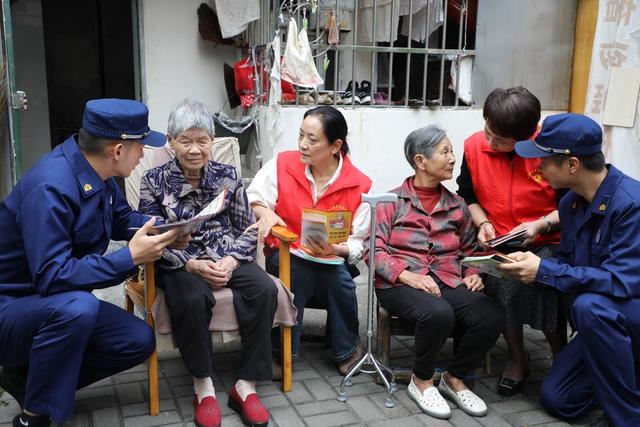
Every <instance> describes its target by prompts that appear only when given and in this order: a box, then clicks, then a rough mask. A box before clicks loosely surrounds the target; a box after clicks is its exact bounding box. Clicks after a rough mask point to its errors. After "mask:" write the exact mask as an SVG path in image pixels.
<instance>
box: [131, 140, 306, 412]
mask: <svg viewBox="0 0 640 427" xmlns="http://www.w3.org/2000/svg"><path fill="white" fill-rule="evenodd" d="M144 151H145V153H144V154H145V155H144V158H143V159H142V160H141V162H140V164H139V165H138V166H137V167H136V169H135V170H134V171H133V172H132V173H131V175H130V176H129V177H128V178H126V179H125V189H126V195H127V201H128V203H129V205H130V206H131V207H133V208H134V209H137V208H138V203H139V198H140V181H141V178H142V175H143V173H144V171H146V170H147V169H150V168H152V167H156V166H159V165H161V164H164V163H166V162H167V161H169V160H171V159H172V158H173V153H172V152H171V150H170V149H169V148H168V146H165V147H162V148H156V149H154V148H149V147H145V148H144ZM210 158H211V159H212V160H215V161H217V162H219V163H227V164H231V165H234V166H235V167H236V169H237V171H238V173H240V151H239V148H238V141H237V139H236V138H233V137H223V138H215V139H214V144H213V146H212V149H211V157H210ZM271 234H272V235H273V236H274V237H277V238H278V239H280V248H279V249H280V251H279V252H280V255H279V263H280V267H279V279H280V281H281V282H282V284H283V285H284V287H286V288H287V289H289V288H290V284H291V271H290V269H291V259H290V254H289V245H290V243H291V242H295V241H296V240H297V238H298V237H297V236H296V234H294V233H292V232H290V231H289V230H287V229H286V228H284V227H273V229H272V230H271ZM154 271H155V270H154V263H146V264H145V265H144V266H143V269H142V272H141V274H140V275H139V277H138V278H132V279H131V280H129V281H127V282H126V283H125V305H126V307H125V308H126V310H127V311H128V312H130V313H133V311H134V307H138V308H139V309H140V310H142V312H143V314H144V317H145V320H146V322H147V324H149V326H151V327H152V328H154V329H155V326H156V323H155V320H154V315H153V308H154V302H156V296H157V292H156V282H155V273H154ZM221 293H228V294H231V291H230V290H229V289H227V288H222V289H219V290H215V291H214V295H215V296H216V301H217V303H216V307H219V306H220V304H223V303H227V304H231V305H232V304H233V299H232V297H230V296H229V295H226V296H225V295H222V294H221ZM279 309H280V305H279ZM214 316H215V311H214ZM294 319H295V317H294ZM212 334H215V332H213V333H212ZM281 339H282V345H281V348H282V389H283V391H284V392H289V391H291V387H292V369H291V328H290V326H284V327H282V337H281ZM148 381H149V412H150V414H151V415H158V413H159V411H160V403H159V393H158V354H157V348H156V349H155V350H154V352H153V354H152V355H151V356H150V357H149V361H148Z"/></svg>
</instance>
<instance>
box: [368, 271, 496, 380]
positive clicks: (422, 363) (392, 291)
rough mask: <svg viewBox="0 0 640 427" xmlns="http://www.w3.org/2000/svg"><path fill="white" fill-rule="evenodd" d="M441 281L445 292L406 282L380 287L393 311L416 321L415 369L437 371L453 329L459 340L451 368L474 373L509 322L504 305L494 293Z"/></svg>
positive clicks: (427, 374)
mask: <svg viewBox="0 0 640 427" xmlns="http://www.w3.org/2000/svg"><path fill="white" fill-rule="evenodd" d="M436 282H439V280H436ZM439 287H440V293H441V294H442V296H441V297H440V298H437V297H436V296H434V295H432V294H429V293H427V292H424V291H421V290H418V289H415V288H412V287H410V286H406V285H401V286H395V287H393V288H389V289H376V295H377V296H378V301H380V304H381V305H382V306H383V307H384V308H386V309H387V311H389V313H391V314H392V315H394V316H398V317H399V318H400V319H401V320H403V321H405V322H410V323H413V324H415V354H414V363H413V373H414V375H415V376H416V377H418V378H420V379H422V380H428V379H431V378H432V377H433V373H434V369H435V363H436V357H437V356H438V353H439V352H440V349H441V348H442V346H443V345H444V343H445V341H446V340H447V338H448V337H449V336H451V334H452V333H453V334H454V335H455V337H456V346H455V348H454V352H453V360H452V361H451V363H450V364H449V367H448V368H447V371H448V372H449V373H450V374H451V375H453V376H454V377H456V378H464V377H466V376H468V375H470V374H472V373H473V372H474V371H475V369H476V368H477V367H478V366H479V365H480V363H481V361H482V357H483V356H484V354H485V353H486V352H487V351H488V350H489V349H490V348H491V347H492V346H493V344H494V343H495V342H496V340H497V339H498V336H499V335H500V333H501V332H502V329H503V328H504V324H505V313H504V309H503V308H502V307H501V306H500V305H499V304H498V303H497V302H496V301H495V300H494V299H493V298H490V297H488V296H486V295H484V294H482V293H477V292H471V291H470V290H468V289H467V288H466V287H464V286H463V285H461V286H458V287H457V288H451V287H449V286H446V285H444V284H442V283H439Z"/></svg>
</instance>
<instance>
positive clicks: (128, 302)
mask: <svg viewBox="0 0 640 427" xmlns="http://www.w3.org/2000/svg"><path fill="white" fill-rule="evenodd" d="M124 304H125V310H127V312H129V313H131V314H133V300H132V299H131V297H129V295H127V294H125V295H124Z"/></svg>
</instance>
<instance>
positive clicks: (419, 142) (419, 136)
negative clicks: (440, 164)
mask: <svg viewBox="0 0 640 427" xmlns="http://www.w3.org/2000/svg"><path fill="white" fill-rule="evenodd" d="M446 136H447V133H446V132H445V131H444V130H443V129H441V128H439V127H438V126H435V125H429V126H425V127H421V128H420V129H416V130H414V131H413V132H411V133H410V134H409V135H408V136H407V139H405V140H404V156H405V157H406V158H407V162H409V165H411V167H412V168H413V169H415V168H416V163H415V161H414V159H413V158H414V157H415V156H416V154H422V155H423V156H425V157H426V158H427V159H430V158H431V156H432V155H433V150H435V148H436V145H438V144H439V143H440V141H442V140H443V139H444V138H446Z"/></svg>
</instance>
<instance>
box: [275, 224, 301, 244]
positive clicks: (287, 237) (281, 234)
mask: <svg viewBox="0 0 640 427" xmlns="http://www.w3.org/2000/svg"><path fill="white" fill-rule="evenodd" d="M271 234H272V235H273V237H277V238H278V239H280V240H281V241H283V242H288V243H291V242H295V241H296V240H298V235H297V234H295V233H293V232H291V231H289V230H287V229H286V228H285V227H282V226H281V225H276V226H274V227H272V228H271Z"/></svg>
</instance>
